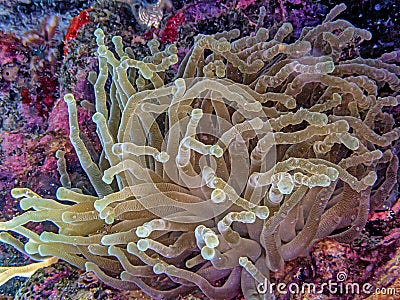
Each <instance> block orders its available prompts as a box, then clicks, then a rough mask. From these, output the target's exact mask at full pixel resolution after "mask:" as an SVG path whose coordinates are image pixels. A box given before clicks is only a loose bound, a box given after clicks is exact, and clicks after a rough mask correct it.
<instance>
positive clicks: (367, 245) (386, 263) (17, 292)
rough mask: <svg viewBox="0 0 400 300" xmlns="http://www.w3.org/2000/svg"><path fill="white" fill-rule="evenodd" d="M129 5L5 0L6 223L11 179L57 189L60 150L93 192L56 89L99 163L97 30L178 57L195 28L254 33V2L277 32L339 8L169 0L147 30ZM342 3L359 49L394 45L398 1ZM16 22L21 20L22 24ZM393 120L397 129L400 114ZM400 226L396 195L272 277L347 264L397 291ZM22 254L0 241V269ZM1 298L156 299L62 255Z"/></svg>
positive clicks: (309, 277)
mask: <svg viewBox="0 0 400 300" xmlns="http://www.w3.org/2000/svg"><path fill="white" fill-rule="evenodd" d="M127 2H129V1H111V0H104V1H77V0H76V1H68V0H65V1H59V0H43V1H39V0H25V1H5V0H0V11H1V13H0V125H1V126H0V220H1V221H4V220H9V219H11V218H12V217H13V216H15V215H17V214H19V213H20V212H21V210H20V208H19V206H18V201H17V200H16V199H13V198H12V197H11V195H10V190H11V189H12V188H14V187H29V188H31V189H32V190H34V191H36V192H37V193H38V194H40V195H42V196H47V197H53V196H54V195H55V191H56V189H57V188H58V187H59V186H60V185H61V184H60V180H59V174H58V172H57V160H56V158H55V152H56V151H57V150H58V149H61V150H63V151H65V152H66V155H65V157H66V161H67V169H68V172H69V174H70V176H71V181H72V184H73V186H78V187H80V188H82V189H86V190H88V191H89V192H90V191H91V187H90V184H89V183H88V179H87V178H86V176H85V174H84V172H83V170H82V168H81V167H80V165H79V161H78V159H77V156H76V154H75V152H74V149H73V147H72V145H71V143H70V141H69V139H68V135H69V128H68V117H67V116H68V112H67V105H66V104H65V102H64V101H63V100H62V97H63V95H65V94H66V93H69V92H73V93H74V95H75V97H76V99H77V102H78V104H82V105H78V115H79V125H80V129H81V138H82V139H83V140H84V141H87V143H86V144H87V146H88V148H89V150H90V153H91V155H92V157H93V159H94V161H95V162H97V161H98V159H99V157H98V156H99V155H98V153H100V149H101V146H100V142H99V140H98V138H97V135H96V126H95V124H94V123H93V122H92V120H91V117H92V115H93V112H92V110H91V109H90V105H93V103H94V93H93V87H92V85H91V84H90V83H89V81H88V79H87V78H88V76H89V73H90V72H91V71H95V70H97V58H96V53H95V52H96V44H95V39H94V38H93V32H94V30H95V29H96V28H98V27H101V28H102V29H103V30H104V32H106V33H107V35H108V36H113V35H119V36H121V37H122V39H123V42H124V46H130V47H132V49H133V51H134V54H135V56H136V58H141V57H144V56H146V55H148V48H147V47H145V46H144V45H145V44H146V43H147V41H149V40H150V39H152V38H153V37H154V36H155V35H156V36H157V37H158V39H159V41H160V42H161V44H162V45H166V44H170V43H175V44H176V46H177V48H178V56H179V59H180V60H182V59H183V57H184V56H185V54H186V53H187V52H188V50H189V49H190V47H191V46H192V45H193V41H194V38H195V36H196V35H197V34H199V33H203V34H213V33H216V32H221V31H224V30H229V29H233V28H238V29H239V30H240V31H241V34H242V36H245V35H248V34H249V33H250V32H253V31H254V29H255V28H256V26H257V24H256V22H257V18H258V15H259V9H260V7H261V6H264V7H265V9H266V17H265V19H264V24H263V26H265V27H266V28H278V26H280V25H281V24H282V23H283V22H290V23H292V25H293V28H294V30H293V37H298V36H299V34H300V31H301V29H302V28H303V27H306V26H315V25H316V24H319V23H321V21H322V20H323V19H324V18H325V16H326V14H327V12H328V11H329V10H330V9H331V8H332V7H333V6H334V5H335V4H338V3H336V2H335V1H329V0H321V1H309V0H286V1H285V0H271V1H258V0H242V1H240V0H238V1H222V0H193V1H181V0H172V1H171V5H170V7H169V8H168V9H165V10H164V12H163V17H162V20H161V22H160V24H159V26H157V28H156V27H150V28H149V27H146V26H143V25H142V24H140V22H139V21H138V20H137V19H136V17H135V14H134V12H133V11H132V9H131V8H130V6H129V5H128V4H129V3H127ZM130 2H135V1H130ZM137 2H141V1H137ZM149 2H150V1H149ZM343 2H344V3H346V5H347V7H348V8H347V10H346V11H345V12H344V13H343V14H342V15H341V17H342V18H344V19H347V20H349V21H350V22H351V23H353V24H354V25H355V26H357V27H359V28H365V29H368V30H369V31H371V33H372V39H371V40H370V41H366V42H364V43H363V44H362V45H359V46H357V47H358V48H357V50H358V51H359V52H360V53H361V54H362V55H363V56H364V54H366V55H365V56H366V57H367V56H368V57H378V56H380V55H381V54H382V53H384V52H390V51H393V50H396V49H397V50H398V49H400V25H399V24H400V20H399V11H400V3H396V1H385V0H381V1H378V0H369V1H367V0H366V1H364V0H361V1H349V0H347V1H343ZM21 21H22V23H23V24H24V25H23V26H20V25H17V24H20V22H21ZM175 72H176V69H175V70H174V69H173V68H172V70H170V71H168V72H167V73H166V75H165V76H166V81H167V82H168V81H171V79H172V78H173V77H174V75H175ZM84 100H86V101H84ZM85 104H86V105H85ZM397 109H398V108H397ZM395 116H396V117H397V120H396V121H397V122H398V125H400V111H397V112H395ZM399 225H400V202H399V201H397V202H396V203H395V204H394V205H393V206H392V208H391V209H389V208H387V209H385V210H382V211H378V212H372V213H371V214H370V220H369V222H368V224H367V227H366V228H365V230H364V232H363V233H362V237H361V238H359V239H357V240H356V241H355V242H353V243H352V244H350V245H348V244H340V243H338V242H336V241H334V240H330V239H324V240H321V241H319V242H318V243H317V244H316V245H314V247H313V249H312V251H311V253H310V254H309V256H308V257H306V258H301V259H296V260H293V261H291V262H289V263H287V264H286V266H285V270H284V271H282V272H279V273H272V274H271V280H272V282H286V283H291V282H296V283H300V282H308V283H315V284H321V283H322V282H326V281H328V280H330V279H332V278H331V277H330V275H326V274H325V273H324V272H323V270H327V269H329V270H330V271H329V274H336V273H338V272H340V271H343V270H346V271H347V278H346V282H359V283H371V282H381V283H382V284H383V286H386V287H393V288H397V289H400V280H399V278H400V274H399V273H400V271H399V265H398V261H399V259H400V251H399V246H400V226H399ZM53 226H54V225H52V224H47V223H46V222H45V223H43V224H42V225H37V224H32V225H30V226H29V228H30V229H34V230H35V231H36V232H38V233H40V232H41V231H43V230H44V228H45V229H46V230H48V231H49V230H52V227H53ZM10 257H12V258H13V259H10ZM26 262H27V258H26V257H24V256H23V255H22V254H20V253H18V252H17V251H15V250H14V249H13V248H12V247H10V246H7V245H4V244H0V265H1V266H17V265H24V264H26ZM353 296H354V295H352V297H353ZM358 296H359V299H362V296H361V295H358ZM358 296H357V295H356V296H354V297H356V298H357V297H358ZM293 297H294V296H293V295H280V294H277V295H276V298H277V299H334V298H332V297H330V296H327V295H318V296H316V295H306V294H304V295H296V296H295V297H297V298H293ZM329 297H330V298H329ZM340 297H341V298H337V299H347V298H346V297H345V296H344V295H343V296H340ZM0 298H1V299H151V298H149V297H148V296H146V295H145V294H143V293H140V292H128V291H126V292H121V291H118V290H114V289H112V288H109V287H107V286H105V285H104V284H103V283H101V282H100V281H99V280H98V279H97V278H96V277H95V276H94V275H93V274H92V273H85V272H83V271H81V270H78V269H76V268H74V267H72V266H70V265H68V264H66V263H62V262H60V263H58V264H56V265H54V266H50V267H47V268H44V269H41V270H39V271H38V272H37V273H35V274H34V275H33V276H32V277H31V278H29V279H24V278H17V279H13V280H11V281H9V282H8V283H7V284H5V285H3V286H1V287H0ZM241 298H242V296H241V295H238V296H237V299H241ZM182 299H205V298H204V295H202V294H201V292H198V293H195V294H193V295H183V296H182ZM335 299H336V298H335ZM349 299H350V298H349ZM352 299H354V298H352ZM371 299H387V298H379V296H377V298H371ZM393 299H394V298H393Z"/></svg>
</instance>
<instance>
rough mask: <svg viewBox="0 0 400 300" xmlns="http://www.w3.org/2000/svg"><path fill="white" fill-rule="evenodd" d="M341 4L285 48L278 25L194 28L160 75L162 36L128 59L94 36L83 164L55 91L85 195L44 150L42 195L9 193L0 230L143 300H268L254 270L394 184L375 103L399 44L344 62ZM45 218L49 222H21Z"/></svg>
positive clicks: (389, 78)
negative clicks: (93, 140)
mask: <svg viewBox="0 0 400 300" xmlns="http://www.w3.org/2000/svg"><path fill="white" fill-rule="evenodd" d="M344 8H345V7H344V5H339V6H337V7H335V8H334V9H333V10H332V11H331V12H330V13H329V14H328V15H327V17H326V19H325V21H324V22H323V23H322V24H321V25H318V26H316V27H315V28H304V30H303V32H302V34H301V36H300V38H298V39H297V40H294V41H292V42H285V41H286V40H289V35H290V33H291V31H292V26H291V25H290V24H288V23H285V24H283V25H282V27H280V28H279V29H278V30H277V32H275V33H274V35H273V36H272V37H270V36H269V35H270V34H269V32H268V30H267V29H265V28H262V27H260V28H259V29H258V31H257V32H256V33H255V34H254V35H253V36H249V37H242V38H239V35H240V32H239V31H238V30H232V31H230V32H223V33H219V34H215V35H210V36H204V35H199V36H198V37H197V38H196V41H195V44H194V46H193V47H192V49H191V50H190V51H189V52H188V54H187V56H186V57H185V58H184V59H183V61H182V62H181V63H180V66H179V70H178V72H177V75H176V78H175V79H174V81H173V82H172V83H170V84H167V85H165V84H164V75H165V71H166V70H167V69H169V67H170V66H171V65H173V64H176V63H177V62H178V57H177V49H176V47H175V46H174V45H170V46H167V47H166V48H165V49H164V50H160V49H159V47H160V45H159V43H158V42H157V41H155V40H152V41H150V42H149V44H148V46H149V48H150V50H151V55H150V56H148V57H145V58H144V59H142V60H137V59H135V58H134V56H133V53H132V50H131V49H130V48H125V49H124V48H123V44H122V40H121V38H120V37H113V38H112V42H113V44H114V49H115V54H114V53H113V52H111V51H110V50H109V49H108V47H107V46H106V44H105V36H104V33H103V32H102V30H101V29H98V30H96V32H95V35H96V39H97V45H98V60H99V72H98V74H95V73H91V74H90V77H89V80H90V81H91V82H92V83H93V85H94V92H95V97H96V103H95V107H96V113H95V114H94V115H93V121H94V122H95V123H96V124H97V133H98V135H99V137H100V140H101V144H102V147H103V153H102V155H101V159H100V162H99V164H96V163H94V161H93V160H92V158H91V155H90V153H89V151H88V150H87V148H86V146H85V144H84V143H83V141H82V140H81V138H80V136H79V126H78V117H77V107H76V101H75V99H74V97H73V95H72V94H67V95H66V96H65V98H64V99H65V102H66V103H67V105H68V112H69V124H70V140H71V142H72V144H73V146H74V148H75V150H76V153H77V155H78V158H79V160H80V163H81V165H82V168H83V169H84V170H85V172H86V174H87V175H88V178H89V180H90V182H91V184H92V186H93V188H94V190H95V191H96V195H88V194H84V193H83V192H82V191H80V190H78V189H74V188H71V182H70V179H69V176H68V174H67V173H66V166H65V163H66V162H65V159H64V156H63V152H58V153H57V156H58V158H59V171H60V172H61V182H62V183H63V185H64V187H60V188H59V189H58V191H57V195H56V196H57V200H53V199H47V198H42V197H40V196H39V195H37V194H35V193H34V192H32V191H31V190H28V189H24V188H21V189H14V190H13V191H12V194H13V196H14V197H16V198H21V200H20V206H21V208H22V209H23V210H28V211H26V212H25V213H24V214H22V215H20V216H16V217H15V218H14V219H13V220H10V221H7V222H2V223H0V230H2V231H3V232H2V233H1V237H0V238H1V240H2V241H4V242H6V243H10V244H12V245H14V246H15V247H16V248H17V249H18V250H20V251H22V252H24V253H26V254H27V255H29V256H30V257H31V258H32V259H34V260H45V262H49V261H48V260H49V259H50V260H51V259H53V257H56V258H59V259H62V260H65V261H67V262H69V263H71V264H73V265H75V266H77V267H79V268H82V269H86V270H87V271H93V272H94V273H95V274H96V275H97V276H98V277H99V278H100V279H101V280H102V281H104V282H105V283H107V284H108V285H110V286H113V287H115V288H119V289H141V290H142V291H144V292H146V293H147V294H149V295H151V296H153V297H154V298H157V299H159V298H167V299H175V298H176V297H177V296H178V295H182V294H185V293H188V292H190V291H192V290H194V289H198V288H199V289H201V291H202V292H203V293H204V294H205V295H206V296H207V297H208V298H210V299H230V298H233V297H235V296H236V295H237V294H238V293H239V292H240V291H242V292H243V294H244V296H245V298H246V299H256V298H263V297H265V298H268V297H270V298H272V297H273V295H272V294H264V295H262V294H259V293H258V292H259V291H258V290H257V286H258V284H260V283H265V282H268V277H269V271H278V270H281V269H282V268H283V266H284V261H288V260H291V259H294V258H296V257H299V256H304V255H306V254H307V253H308V251H309V249H310V247H311V246H312V245H313V243H314V242H315V241H316V240H318V239H320V238H323V237H326V236H331V237H333V238H335V239H337V240H339V241H343V242H349V241H351V240H353V239H354V238H356V237H357V236H358V235H359V234H360V232H361V230H362V229H363V227H364V225H365V223H366V221H367V217H368V213H369V211H371V210H373V209H375V208H377V207H379V206H381V205H382V204H383V203H384V202H385V201H389V202H390V197H392V195H393V193H395V189H396V182H397V171H398V165H399V163H398V157H397V156H396V154H395V153H394V152H393V144H394V142H395V141H396V140H398V138H399V135H400V130H399V128H396V127H395V122H394V119H393V116H392V115H391V114H390V113H389V112H390V107H393V106H397V105H398V104H399V100H400V97H399V96H397V95H398V92H399V90H400V80H399V75H400V67H398V66H397V65H396V62H398V61H399V53H398V52H393V53H388V54H384V55H382V57H380V58H377V59H365V58H361V57H354V58H352V59H346V58H345V55H344V52H345V50H346V49H349V48H351V47H354V45H355V44H356V43H359V42H361V41H362V40H366V39H369V38H370V33H369V32H368V31H366V30H363V29H358V28H355V27H354V26H353V25H351V24H350V23H348V22H347V21H344V20H340V19H339V20H335V19H336V17H337V15H338V14H339V13H340V12H341V11H342V10H344ZM263 12H264V10H263V9H262V10H261V14H260V20H259V22H258V24H262V19H263V17H264V16H263ZM109 77H111V86H110V88H109V89H106V81H107V78H109ZM388 199H389V200H388ZM31 209H33V210H31ZM45 220H49V221H52V222H53V223H54V224H55V225H57V226H58V228H59V230H58V232H56V233H54V232H43V233H42V234H40V235H37V234H36V233H34V232H32V231H29V230H28V229H27V228H26V227H25V224H26V223H28V222H31V221H32V222H41V221H45ZM9 232H13V233H17V234H20V235H22V236H24V237H26V238H27V242H26V243H21V242H20V241H19V240H18V239H16V238H15V237H13V236H12V235H11V234H10V233H9ZM51 262H53V261H51ZM35 268H37V266H36V265H30V266H27V267H25V269H24V270H25V273H24V271H23V270H21V269H19V270H17V269H12V268H9V269H7V270H6V272H7V273H3V274H1V275H0V277H1V276H3V278H2V280H3V281H4V280H6V279H8V278H10V277H12V276H17V275H21V274H22V275H24V274H25V275H26V274H28V271H30V272H31V271H32V270H34V269H35ZM18 272H19V273H18ZM4 274H5V275H4ZM216 282H219V283H220V284H218V285H216V284H215V283H216Z"/></svg>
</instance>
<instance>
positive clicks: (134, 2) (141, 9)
mask: <svg viewBox="0 0 400 300" xmlns="http://www.w3.org/2000/svg"><path fill="white" fill-rule="evenodd" d="M118 1H119V2H124V3H127V4H128V5H129V6H130V7H131V9H132V12H133V14H134V16H135V18H136V21H137V22H139V23H140V24H141V25H145V26H147V27H149V28H150V27H153V26H154V27H155V28H157V27H158V26H159V25H160V22H161V20H162V18H163V16H164V9H167V10H171V8H172V3H171V1H170V0H157V1H146V0H118Z"/></svg>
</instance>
